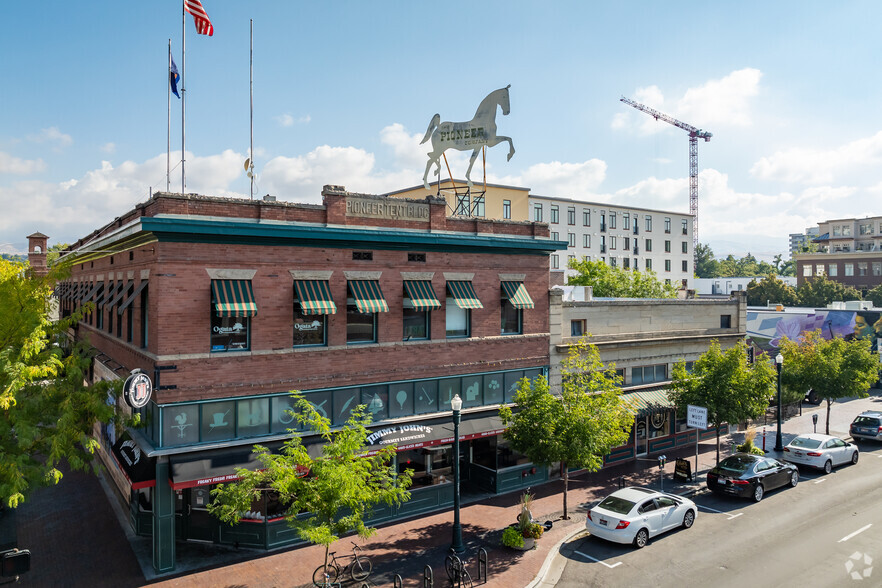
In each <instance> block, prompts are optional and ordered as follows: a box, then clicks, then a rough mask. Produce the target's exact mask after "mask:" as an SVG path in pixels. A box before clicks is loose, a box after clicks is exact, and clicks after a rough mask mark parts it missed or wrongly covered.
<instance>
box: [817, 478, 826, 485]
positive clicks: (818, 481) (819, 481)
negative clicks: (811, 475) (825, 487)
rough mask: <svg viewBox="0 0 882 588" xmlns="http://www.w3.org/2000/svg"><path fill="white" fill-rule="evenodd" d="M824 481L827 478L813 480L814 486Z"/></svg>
mask: <svg viewBox="0 0 882 588" xmlns="http://www.w3.org/2000/svg"><path fill="white" fill-rule="evenodd" d="M826 481H827V478H819V479H817V480H815V484H820V483H821V482H826Z"/></svg>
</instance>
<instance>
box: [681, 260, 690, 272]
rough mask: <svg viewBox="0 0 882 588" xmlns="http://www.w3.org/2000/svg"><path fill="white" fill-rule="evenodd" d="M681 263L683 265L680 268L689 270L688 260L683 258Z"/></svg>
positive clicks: (685, 270)
mask: <svg viewBox="0 0 882 588" xmlns="http://www.w3.org/2000/svg"><path fill="white" fill-rule="evenodd" d="M681 263H682V265H683V267H682V270H683V271H684V272H688V271H689V262H688V261H687V260H685V259H684V260H683V261H682V262H681Z"/></svg>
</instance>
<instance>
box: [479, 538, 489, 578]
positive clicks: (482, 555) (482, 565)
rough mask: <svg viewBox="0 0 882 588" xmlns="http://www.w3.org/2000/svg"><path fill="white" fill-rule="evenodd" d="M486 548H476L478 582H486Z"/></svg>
mask: <svg viewBox="0 0 882 588" xmlns="http://www.w3.org/2000/svg"><path fill="white" fill-rule="evenodd" d="M487 579H488V578H487V550H486V549H484V548H483V547H482V548H481V549H479V550H478V578H477V580H478V582H480V583H481V584H486V583H487Z"/></svg>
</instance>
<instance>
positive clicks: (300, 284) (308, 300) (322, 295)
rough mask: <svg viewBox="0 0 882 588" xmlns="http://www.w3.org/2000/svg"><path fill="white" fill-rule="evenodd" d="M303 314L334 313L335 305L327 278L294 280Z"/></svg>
mask: <svg viewBox="0 0 882 588" xmlns="http://www.w3.org/2000/svg"><path fill="white" fill-rule="evenodd" d="M294 289H295V291H296V292H297V298H299V299H300V308H302V309H303V314H335V313H336V312H337V305H336V304H334V298H333V297H332V296H331V288H330V287H329V286H328V280H294Z"/></svg>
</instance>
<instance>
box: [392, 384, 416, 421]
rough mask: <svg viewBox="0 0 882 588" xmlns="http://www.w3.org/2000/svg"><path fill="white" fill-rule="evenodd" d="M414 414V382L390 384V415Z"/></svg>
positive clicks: (393, 416)
mask: <svg viewBox="0 0 882 588" xmlns="http://www.w3.org/2000/svg"><path fill="white" fill-rule="evenodd" d="M412 414H413V384H412V383H404V384H392V385H390V386H389V417H390V418H396V417H402V416H409V415H412Z"/></svg>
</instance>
